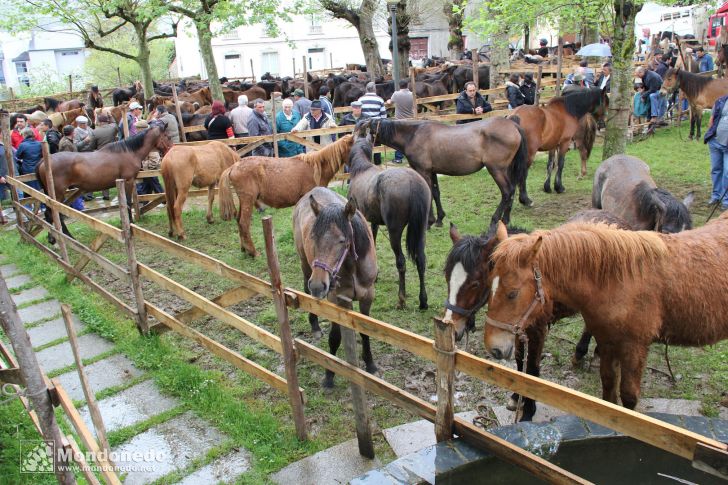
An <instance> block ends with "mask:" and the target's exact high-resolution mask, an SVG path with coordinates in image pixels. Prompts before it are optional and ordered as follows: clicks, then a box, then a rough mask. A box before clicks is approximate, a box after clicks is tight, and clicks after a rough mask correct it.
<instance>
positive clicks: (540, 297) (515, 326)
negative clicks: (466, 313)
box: [485, 262, 546, 342]
mask: <svg viewBox="0 0 728 485" xmlns="http://www.w3.org/2000/svg"><path fill="white" fill-rule="evenodd" d="M533 278H534V280H536V294H535V295H534V296H533V301H531V304H530V305H529V306H528V308H527V309H526V311H525V313H524V314H523V315H521V318H519V319H518V321H517V322H516V323H509V322H501V321H500V320H496V319H494V318H491V317H489V316H487V315H486V316H485V324H486V325H490V326H491V327H495V328H498V329H500V330H505V331H506V332H509V333H512V334H513V335H515V336H516V337H518V338H519V339H521V341H523V342H527V340H528V338H527V337H526V333H525V331H524V327H525V325H526V323H527V322H528V317H530V316H531V313H533V311H534V310H535V309H536V306H538V305H539V304H541V305H543V304H544V303H545V302H546V298H545V296H544V292H543V285H542V284H541V269H540V268H539V267H538V263H536V262H534V263H533Z"/></svg>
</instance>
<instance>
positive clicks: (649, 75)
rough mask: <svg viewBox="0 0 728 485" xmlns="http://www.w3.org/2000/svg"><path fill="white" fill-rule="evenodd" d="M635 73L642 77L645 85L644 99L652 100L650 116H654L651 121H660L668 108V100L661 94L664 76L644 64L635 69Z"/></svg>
mask: <svg viewBox="0 0 728 485" xmlns="http://www.w3.org/2000/svg"><path fill="white" fill-rule="evenodd" d="M634 75H635V77H638V78H640V79H642V85H643V86H644V93H643V94H642V99H643V100H644V101H647V100H649V101H650V116H651V118H652V119H651V120H650V123H652V124H655V123H660V122H661V121H662V117H663V116H665V109H666V108H667V100H666V99H665V97H664V96H662V95H661V94H660V88H662V78H661V77H660V76H659V75H658V74H657V73H656V72H654V71H648V70H647V69H645V68H644V67H642V66H640V67H638V68H637V69H635V72H634Z"/></svg>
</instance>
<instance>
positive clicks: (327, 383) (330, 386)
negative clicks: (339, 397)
mask: <svg viewBox="0 0 728 485" xmlns="http://www.w3.org/2000/svg"><path fill="white" fill-rule="evenodd" d="M321 387H322V388H323V389H324V392H328V393H330V392H331V391H333V390H334V378H333V377H332V378H328V377H324V380H323V381H321Z"/></svg>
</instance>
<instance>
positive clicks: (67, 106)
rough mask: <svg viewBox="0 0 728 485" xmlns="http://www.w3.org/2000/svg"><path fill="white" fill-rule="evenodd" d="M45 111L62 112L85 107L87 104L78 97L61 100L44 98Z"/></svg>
mask: <svg viewBox="0 0 728 485" xmlns="http://www.w3.org/2000/svg"><path fill="white" fill-rule="evenodd" d="M43 104H44V108H45V109H44V111H46V112H51V113H62V112H64V111H71V110H72V109H78V108H83V107H84V106H85V104H84V103H83V102H81V101H79V100H77V99H72V100H70V101H61V100H58V99H55V98H43Z"/></svg>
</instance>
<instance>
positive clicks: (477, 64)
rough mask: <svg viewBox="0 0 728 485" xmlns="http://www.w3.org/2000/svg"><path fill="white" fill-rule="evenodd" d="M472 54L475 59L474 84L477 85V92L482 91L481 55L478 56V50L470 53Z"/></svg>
mask: <svg viewBox="0 0 728 485" xmlns="http://www.w3.org/2000/svg"><path fill="white" fill-rule="evenodd" d="M470 52H471V53H472V58H473V82H474V83H475V89H476V91H479V90H480V72H479V69H478V68H479V67H480V55H478V49H473V50H472V51H470Z"/></svg>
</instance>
